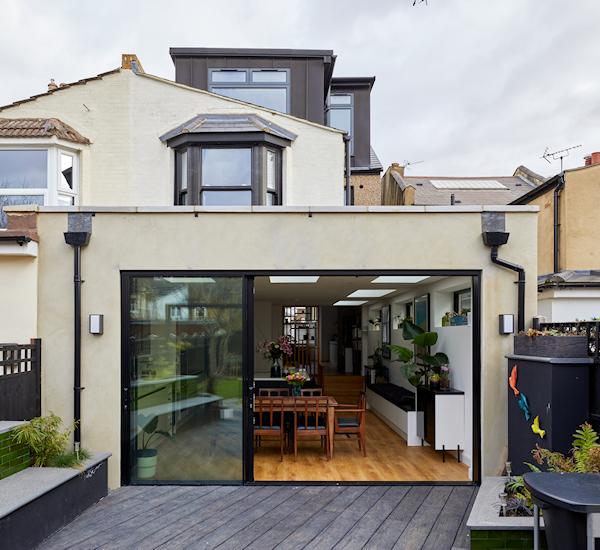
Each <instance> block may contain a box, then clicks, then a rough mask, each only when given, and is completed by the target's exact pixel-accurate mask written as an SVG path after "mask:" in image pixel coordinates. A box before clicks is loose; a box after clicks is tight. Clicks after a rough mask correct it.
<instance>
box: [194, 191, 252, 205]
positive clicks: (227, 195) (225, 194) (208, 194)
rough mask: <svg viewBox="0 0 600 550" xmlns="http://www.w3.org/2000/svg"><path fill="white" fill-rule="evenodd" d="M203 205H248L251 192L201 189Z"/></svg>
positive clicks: (250, 199) (250, 200) (250, 202)
mask: <svg viewBox="0 0 600 550" xmlns="http://www.w3.org/2000/svg"><path fill="white" fill-rule="evenodd" d="M202 204H203V205H204V206H250V205H251V204H252V193H251V192H250V191H203V192H202Z"/></svg>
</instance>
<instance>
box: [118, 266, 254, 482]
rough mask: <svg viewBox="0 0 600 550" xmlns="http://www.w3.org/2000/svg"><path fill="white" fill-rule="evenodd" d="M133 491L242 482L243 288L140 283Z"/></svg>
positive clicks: (212, 282) (216, 281)
mask: <svg viewBox="0 0 600 550" xmlns="http://www.w3.org/2000/svg"><path fill="white" fill-rule="evenodd" d="M129 335H130V339H129V341H130V344H129V345H130V350H129V352H130V357H131V360H130V378H131V382H130V392H129V393H130V403H131V407H130V420H131V422H130V426H131V432H130V438H131V439H130V441H131V456H132V460H131V470H130V473H131V480H132V482H133V483H144V482H146V483H156V482H157V481H184V482H185V481H188V482H194V481H239V480H241V479H242V425H243V424H242V279H241V278H240V277H214V278H209V277H135V278H133V279H132V280H131V294H130V325H129Z"/></svg>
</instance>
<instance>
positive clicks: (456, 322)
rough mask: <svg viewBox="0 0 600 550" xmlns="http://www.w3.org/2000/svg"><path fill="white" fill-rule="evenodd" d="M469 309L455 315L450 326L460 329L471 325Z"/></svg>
mask: <svg viewBox="0 0 600 550" xmlns="http://www.w3.org/2000/svg"><path fill="white" fill-rule="evenodd" d="M469 311H470V310H469V309H467V308H464V309H462V310H461V312H460V313H454V314H453V315H452V318H451V319H450V325H451V326H453V327H460V326H464V325H468V324H469Z"/></svg>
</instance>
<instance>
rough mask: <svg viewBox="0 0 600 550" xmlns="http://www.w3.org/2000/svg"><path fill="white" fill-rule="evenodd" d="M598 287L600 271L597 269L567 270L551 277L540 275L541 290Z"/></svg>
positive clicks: (599, 284) (539, 284)
mask: <svg viewBox="0 0 600 550" xmlns="http://www.w3.org/2000/svg"><path fill="white" fill-rule="evenodd" d="M598 286H600V271H598V270H595V269H577V270H565V271H561V272H559V273H553V274H549V275H538V287H539V288H552V287H598Z"/></svg>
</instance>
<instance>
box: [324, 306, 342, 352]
mask: <svg viewBox="0 0 600 550" xmlns="http://www.w3.org/2000/svg"><path fill="white" fill-rule="evenodd" d="M319 332H320V334H319V346H320V348H321V363H329V362H330V361H331V357H330V356H329V342H330V341H331V340H332V339H333V337H334V336H335V337H336V338H337V336H338V334H337V332H338V321H337V309H336V308H335V307H334V306H320V307H319Z"/></svg>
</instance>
